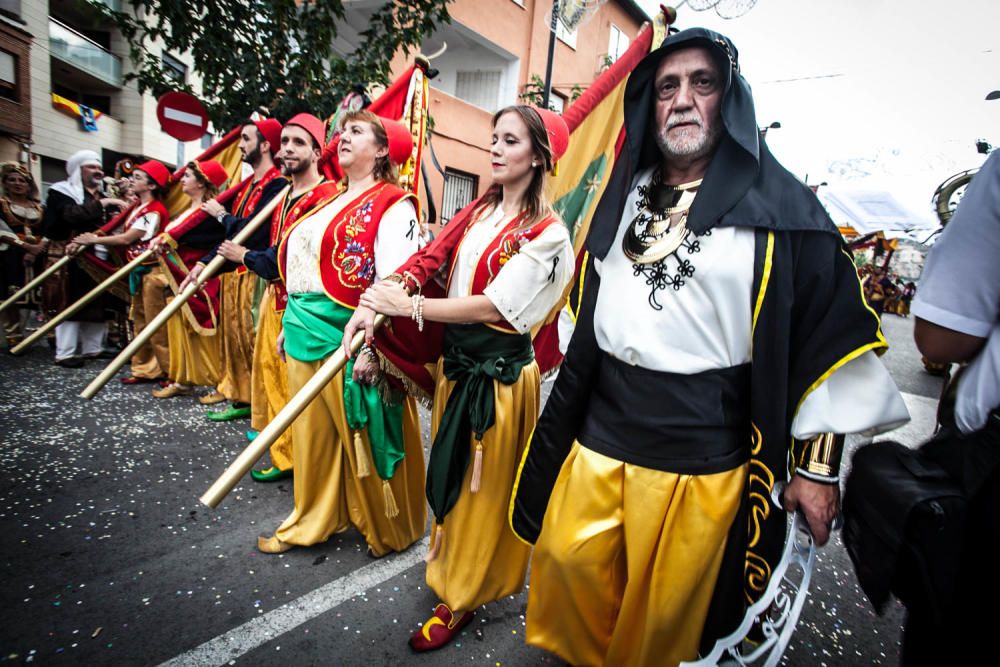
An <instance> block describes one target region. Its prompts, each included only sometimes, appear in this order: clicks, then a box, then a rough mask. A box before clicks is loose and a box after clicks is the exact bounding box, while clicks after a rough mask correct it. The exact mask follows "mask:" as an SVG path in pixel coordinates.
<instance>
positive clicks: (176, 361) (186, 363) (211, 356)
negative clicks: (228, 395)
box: [167, 306, 219, 387]
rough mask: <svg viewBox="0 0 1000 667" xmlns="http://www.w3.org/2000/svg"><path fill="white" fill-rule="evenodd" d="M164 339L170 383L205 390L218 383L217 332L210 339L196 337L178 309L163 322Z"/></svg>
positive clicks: (197, 334)
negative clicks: (168, 351) (204, 388)
mask: <svg viewBox="0 0 1000 667" xmlns="http://www.w3.org/2000/svg"><path fill="white" fill-rule="evenodd" d="M186 307H187V306H185V308H186ZM167 338H168V340H169V345H170V370H169V372H168V376H169V377H170V379H171V380H173V381H174V382H179V383H181V384H187V385H201V386H206V387H214V386H215V385H216V384H217V383H218V382H219V336H218V332H216V333H214V334H212V335H211V336H204V335H202V334H200V333H198V332H197V331H195V329H194V327H193V326H191V323H190V322H189V321H188V316H187V314H186V313H185V312H184V309H183V308H182V309H181V310H180V311H179V312H178V313H177V314H176V315H174V316H173V317H171V318H170V319H169V320H167Z"/></svg>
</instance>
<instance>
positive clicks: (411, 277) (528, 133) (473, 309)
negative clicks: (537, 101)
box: [345, 106, 573, 651]
mask: <svg viewBox="0 0 1000 667" xmlns="http://www.w3.org/2000/svg"><path fill="white" fill-rule="evenodd" d="M568 144H569V131H568V129H567V126H566V123H565V121H563V119H562V118H561V117H560V116H558V115H556V114H554V113H552V112H550V111H547V110H541V109H536V108H534V107H528V106H514V107H507V108H505V109H502V110H500V111H498V112H497V113H496V115H494V117H493V138H492V148H491V150H490V158H491V165H492V176H493V184H492V186H491V187H490V188H489V190H487V192H486V194H485V195H483V197H481V198H480V199H479V200H478V201H477V202H476V203H475V204H473V205H472V206H470V207H468V208H467V209H466V210H465V211H464V212H463V213H462V214H461V215H458V216H456V217H454V218H452V220H451V221H450V222H449V223H448V227H446V228H445V231H444V232H442V234H441V235H439V236H438V237H437V239H436V240H435V242H434V243H432V244H431V245H429V246H428V247H427V248H426V249H425V250H424V251H422V252H421V253H418V254H417V255H416V256H414V258H412V259H411V260H410V261H408V262H406V263H405V264H403V265H402V267H400V268H399V269H397V276H398V277H397V279H396V280H397V281H399V282H393V281H386V282H382V283H380V284H379V285H377V286H376V287H373V288H371V289H369V290H368V291H367V292H366V293H365V295H364V296H363V297H362V298H361V305H362V306H364V309H359V310H358V312H357V313H356V314H355V316H354V318H353V319H352V323H351V325H350V326H348V328H347V330H346V332H345V341H347V340H350V338H351V337H352V336H353V334H354V331H355V330H356V328H357V326H359V324H361V323H366V327H368V326H370V324H368V323H370V321H371V319H372V311H376V312H380V313H384V314H386V315H390V316H393V317H403V318H413V319H415V320H416V321H417V323H418V326H423V323H424V322H425V321H426V322H428V323H430V322H441V323H445V325H446V326H445V328H444V346H443V356H441V357H440V359H439V360H438V362H437V375H436V378H437V385H436V388H435V390H434V407H433V411H432V421H431V433H432V437H433V445H432V447H431V453H430V462H429V464H428V471H427V498H428V500H429V501H430V505H431V509H432V510H433V512H434V516H435V525H434V529H433V533H432V536H431V550H430V553H429V554H428V564H427V585H428V586H429V587H430V588H431V589H432V590H433V591H434V592H435V593H436V594H437V596H438V598H439V599H440V600H441V603H440V604H438V605H437V606H436V607H435V609H434V611H433V615H432V616H431V617H430V619H428V620H427V621H426V622H425V623H424V624H423V626H422V627H421V628H420V629H419V630H417V631H416V632H415V633H414V634H413V636H412V637H411V638H410V646H411V647H412V648H413V649H414V650H416V651H428V650H432V649H437V648H440V647H442V646H444V645H446V644H447V643H448V642H450V641H451V640H452V639H453V638H454V637H455V636H456V635H457V634H458V632H459V631H461V629H462V628H463V627H465V625H466V624H468V623H469V621H470V620H471V619H472V617H473V615H474V612H475V609H476V608H477V607H479V606H480V605H483V604H485V603H487V602H491V601H493V600H498V599H500V598H503V597H505V596H507V595H513V594H515V593H517V592H519V591H520V590H521V589H522V587H523V586H524V576H525V572H526V570H527V567H528V557H529V554H530V553H531V551H530V547H529V546H528V545H526V544H523V543H522V542H521V541H519V540H518V539H517V537H516V536H515V535H514V533H513V532H512V531H511V530H510V527H509V526H508V525H507V505H508V501H509V499H510V494H511V490H512V489H513V486H514V479H515V473H516V471H517V465H518V462H519V461H520V458H521V452H522V450H523V449H524V446H525V444H526V443H527V441H528V437H529V435H530V433H531V430H532V428H534V425H535V420H536V419H537V418H538V408H539V400H540V396H539V387H540V376H539V370H538V364H537V363H536V362H535V360H534V351H533V348H532V341H531V335H532V331H533V329H535V328H536V327H537V326H538V325H540V324H541V323H543V321H544V320H545V319H546V318H547V317H548V315H549V314H550V313H551V312H552V311H553V309H555V308H557V307H558V306H559V304H560V302H561V301H562V300H563V295H564V290H565V289H566V286H567V285H568V284H569V281H570V280H571V279H572V275H573V245H572V242H571V241H570V237H569V232H568V230H567V229H566V226H565V225H564V224H563V222H562V221H561V220H560V219H559V217H558V215H556V213H555V212H554V211H553V210H552V207H551V206H550V205H549V203H548V201H547V200H546V197H545V187H546V180H547V179H546V173H547V172H549V171H551V170H552V169H553V166H554V165H555V163H556V161H557V160H558V159H559V158H560V157H561V156H562V154H563V153H564V152H565V151H566V148H567V146H568ZM445 263H447V267H448V268H447V269H446V270H447V274H446V278H447V292H446V297H445V298H432V297H429V296H427V293H426V292H427V290H428V289H429V288H430V289H433V286H432V283H433V280H434V278H435V276H436V274H437V273H438V271H439V270H440V269H442V267H443V266H444V265H445ZM470 463H471V465H470Z"/></svg>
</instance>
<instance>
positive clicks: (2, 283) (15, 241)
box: [0, 162, 49, 348]
mask: <svg viewBox="0 0 1000 667" xmlns="http://www.w3.org/2000/svg"><path fill="white" fill-rule="evenodd" d="M41 223H42V207H41V204H39V202H38V186H37V185H36V184H35V179H34V178H33V177H32V175H31V172H29V171H28V170H27V169H26V168H25V167H24V166H23V165H20V164H18V163H17V162H5V163H3V164H2V165H0V299H4V300H6V299H7V298H8V297H10V296H11V295H13V294H14V293H15V292H17V291H18V290H19V289H21V288H22V287H24V286H25V285H26V284H28V283H29V282H31V281H32V280H33V279H34V278H35V275H36V274H37V273H38V272H39V271H41V270H42V269H43V268H44V264H45V249H46V248H47V247H48V245H49V241H48V239H46V238H45V237H43V236H41V235H40V234H41V226H42V225H41ZM40 309H41V294H40V290H33V291H31V292H29V293H27V294H25V295H24V296H23V297H22V298H21V299H20V300H19V301H18V302H17V304H16V307H11V308H8V309H7V310H6V311H5V312H4V322H3V329H4V336H5V338H6V340H7V347H8V348H11V347H14V346H15V345H17V344H18V343H20V342H21V341H22V340H23V339H24V333H25V332H24V329H25V326H26V325H27V323H28V318H30V317H31V316H32V315H33V314H34V313H35V311H38V310H40Z"/></svg>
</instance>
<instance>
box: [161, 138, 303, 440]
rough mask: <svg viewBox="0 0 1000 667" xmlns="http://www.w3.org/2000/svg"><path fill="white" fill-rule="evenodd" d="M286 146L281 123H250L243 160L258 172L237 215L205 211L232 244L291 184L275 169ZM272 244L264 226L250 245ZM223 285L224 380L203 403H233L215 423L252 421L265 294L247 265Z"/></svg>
mask: <svg viewBox="0 0 1000 667" xmlns="http://www.w3.org/2000/svg"><path fill="white" fill-rule="evenodd" d="M280 147H281V123H279V122H278V121H277V120H275V119H273V118H266V119H264V120H258V121H253V122H248V123H246V124H245V125H244V126H243V128H242V130H241V131H240V142H239V148H240V153H241V154H242V155H243V161H244V162H246V163H248V164H249V165H250V166H251V167H253V178H252V179H251V181H250V182H249V183H247V185H246V186H245V187H244V188H243V190H241V191H240V192H239V193H238V194H237V195H236V197H235V198H234V199H233V200H232V204H231V206H232V211H231V212H230V211H229V210H227V209H226V207H224V206H223V205H222V204H220V203H219V202H218V201H216V200H215V199H209V200H208V201H206V202H205V203H204V204H202V206H201V210H202V211H204V212H205V213H207V214H208V215H210V216H212V217H214V218H216V219H217V220H218V221H219V223H221V224H222V226H223V227H224V228H225V233H226V238H228V239H231V238H233V237H234V236H235V235H236V234H238V233H239V232H240V231H242V230H243V228H244V227H245V226H246V224H247V223H248V222H250V221H251V220H252V219H253V218H254V216H255V215H256V213H257V211H258V210H260V208H261V207H263V206H266V205H267V204H268V202H270V201H271V200H272V199H274V198H275V197H276V196H277V195H278V193H280V192H281V190H282V189H283V188H284V187H285V186H286V185H288V181H287V180H285V179H284V178H282V177H281V174H280V172H279V171H278V168H277V167H276V166H275V165H274V155H275V154H276V153H277V151H278V149H279V148H280ZM268 240H269V239H268V225H261V226H260V227H259V228H258V230H257V231H256V232H254V234H252V235H251V237H250V239H248V240H247V241H246V242H244V245H245V246H246V247H248V248H251V249H253V250H264V249H266V248H267V243H268ZM215 255H216V250H215V249H213V250H212V252H210V253H208V254H207V255H205V256H204V257H202V258H201V260H200V261H199V262H198V263H197V264H195V265H194V267H192V269H191V273H190V274H188V277H187V278H185V279H184V282H183V283H181V286H180V287H181V289H184V287H186V285H187V283H188V282H190V281H192V280H195V279H197V278H198V276H200V275H201V272H202V271H203V270H204V269H205V266H206V265H207V264H208V263H209V262H210V261H212V259H214V258H215ZM220 283H221V292H222V304H221V307H220V309H219V333H218V336H219V342H220V344H221V349H220V354H221V358H220V362H221V366H220V371H221V373H222V377H221V378H220V379H219V384H218V386H216V388H215V391H213V392H212V393H211V394H207V395H205V396H202V397H200V398H199V399H198V401H199V402H200V403H201V404H203V405H212V404H215V403H221V402H223V401H226V400H228V401H231V405H230V406H229V407H227V408H226V409H225V410H215V411H211V412H208V413H207V415H206V416H207V417H208V419H210V420H212V421H229V420H232V419H243V418H247V417H250V399H251V394H252V392H251V368H252V367H253V342H254V337H255V328H254V320H255V316H254V314H255V313H256V312H257V311H258V308H259V306H260V299H261V297H263V294H264V289H263V281H262V279H261V278H259V277H258V276H257V275H256V274H254V273H251V272H249V271H247V268H246V267H245V266H242V265H236V264H232V263H229V264H227V265H226V266H225V267H224V268H223V273H222V275H221V277H220Z"/></svg>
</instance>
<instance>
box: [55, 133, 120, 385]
mask: <svg viewBox="0 0 1000 667" xmlns="http://www.w3.org/2000/svg"><path fill="white" fill-rule="evenodd" d="M66 175H67V176H68V178H67V179H66V180H65V181H59V182H57V183H53V184H52V187H51V188H50V189H49V194H48V198H47V199H46V202H45V214H44V216H43V217H42V235H43V236H45V237H46V238H48V239H49V241H50V243H49V247H48V261H47V266H51V265H52V264H54V263H55V262H57V261H58V260H60V259H62V258H63V257H64V256H65V255H66V253H70V252H75V251H76V250H77V249H78V248H79V246H74V245H73V244H72V243H69V240H70V239H72V238H73V237H75V236H78V235H79V234H82V233H84V232H93V231H96V230H97V229H98V228H99V227H101V226H102V225H103V224H104V223H106V222H107V221H108V216H107V214H106V212H105V207H116V208H124V207H125V206H126V204H125V202H123V201H121V200H118V199H113V198H109V197H104V196H103V195H102V193H101V190H100V188H101V183H102V181H103V179H104V172H103V171H102V170H101V160H100V158H99V157H98V156H97V153H95V152H94V151H90V150H82V151H77V152H76V153H74V154H73V155H72V156H70V158H69V160H67V161H66ZM67 244H68V245H67ZM95 250H96V251H97V252H98V254H99V255H101V254H105V255H106V252H107V251H106V250H104V249H103V248H101V246H97V247H96V249H95ZM96 286H97V284H96V282H95V281H94V279H93V278H91V277H90V275H88V274H87V272H86V271H84V269H83V268H82V267H81V266H80V265H79V263H78V262H70V263H69V264H66V265H65V266H64V267H63V268H62V269H60V270H59V271H57V272H56V273H55V274H54V275H52V276H51V277H49V278H48V279H47V280H46V281H45V285H44V287H43V291H42V299H43V302H44V304H43V306H44V309H45V312H46V314H47V315H49V316H53V315H56V314H58V313H59V312H60V311H62V310H65V309H66V307H68V306H70V305H72V304H73V303H76V302H77V301H78V300H79V299H80V298H81V297H82V296H84V295H85V294H87V293H88V292H90V291H91V290H92V289H94V287H96ZM104 310H105V298H103V297H98V298H97V299H94V300H93V301H92V302H91V303H90V304H88V305H87V306H86V307H84V308H83V309H81V310H80V311H79V312H77V313H76V314H75V315H73V317H72V318H70V319H69V320H67V321H65V322H63V323H62V324H60V325H59V326H57V327H56V355H55V363H56V364H57V365H59V366H64V367H67V368H79V367H80V366H82V365H83V362H84V359H86V358H91V359H93V358H97V357H99V356H100V355H101V353H102V351H103V349H102V348H103V343H104V333H105V330H106V325H105V313H104Z"/></svg>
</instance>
